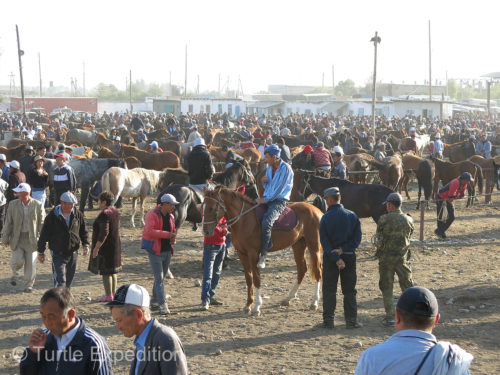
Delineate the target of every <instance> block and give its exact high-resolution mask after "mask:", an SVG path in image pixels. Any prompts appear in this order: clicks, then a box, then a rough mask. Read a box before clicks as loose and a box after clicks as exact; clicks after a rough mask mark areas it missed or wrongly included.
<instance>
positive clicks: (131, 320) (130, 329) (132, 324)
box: [111, 306, 139, 338]
mask: <svg viewBox="0 0 500 375" xmlns="http://www.w3.org/2000/svg"><path fill="white" fill-rule="evenodd" d="M111 317H112V318H113V320H114V321H115V326H116V329H118V330H119V331H121V332H122V333H123V336H125V337H128V338H130V337H134V336H135V335H137V332H138V327H139V324H138V321H139V319H138V317H137V311H134V312H132V313H131V314H130V315H128V316H127V315H125V314H124V313H123V311H122V308H121V307H119V306H115V307H112V308H111Z"/></svg>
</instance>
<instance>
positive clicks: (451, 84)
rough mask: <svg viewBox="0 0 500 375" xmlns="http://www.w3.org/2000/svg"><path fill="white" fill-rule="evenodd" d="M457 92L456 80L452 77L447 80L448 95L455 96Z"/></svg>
mask: <svg viewBox="0 0 500 375" xmlns="http://www.w3.org/2000/svg"><path fill="white" fill-rule="evenodd" d="M457 93H458V85H457V81H456V80H454V79H453V78H452V79H449V80H448V95H449V96H450V98H456V97H457Z"/></svg>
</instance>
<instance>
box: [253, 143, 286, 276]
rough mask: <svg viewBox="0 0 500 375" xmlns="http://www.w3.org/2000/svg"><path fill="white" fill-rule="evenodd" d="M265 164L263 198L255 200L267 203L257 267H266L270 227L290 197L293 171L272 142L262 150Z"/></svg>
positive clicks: (269, 245) (269, 246)
mask: <svg viewBox="0 0 500 375" xmlns="http://www.w3.org/2000/svg"><path fill="white" fill-rule="evenodd" d="M264 156H265V162H266V164H267V170H266V175H265V176H264V177H263V178H262V180H261V181H262V185H263V186H264V195H263V198H257V200H256V202H257V203H260V204H266V205H267V211H266V213H265V214H264V217H263V218H262V243H261V253H260V258H259V262H258V263H257V267H259V268H260V269H264V268H265V267H266V256H267V251H268V250H269V249H270V248H272V247H273V244H272V241H271V229H272V227H273V224H274V222H275V221H276V220H278V218H279V217H280V215H281V213H282V212H283V211H284V210H285V208H286V202H287V201H288V200H289V199H290V193H291V192H292V187H293V171H292V167H290V165H289V164H288V163H285V162H284V161H282V160H281V159H280V156H281V150H280V148H279V147H278V146H277V145H275V144H272V145H270V146H269V147H268V148H266V150H265V151H264Z"/></svg>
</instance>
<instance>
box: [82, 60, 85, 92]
mask: <svg viewBox="0 0 500 375" xmlns="http://www.w3.org/2000/svg"><path fill="white" fill-rule="evenodd" d="M82 96H85V60H83V95H82Z"/></svg>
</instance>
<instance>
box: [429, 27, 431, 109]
mask: <svg viewBox="0 0 500 375" xmlns="http://www.w3.org/2000/svg"><path fill="white" fill-rule="evenodd" d="M431 63H432V60H431V20H429V101H432V69H431V67H432V64H431Z"/></svg>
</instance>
